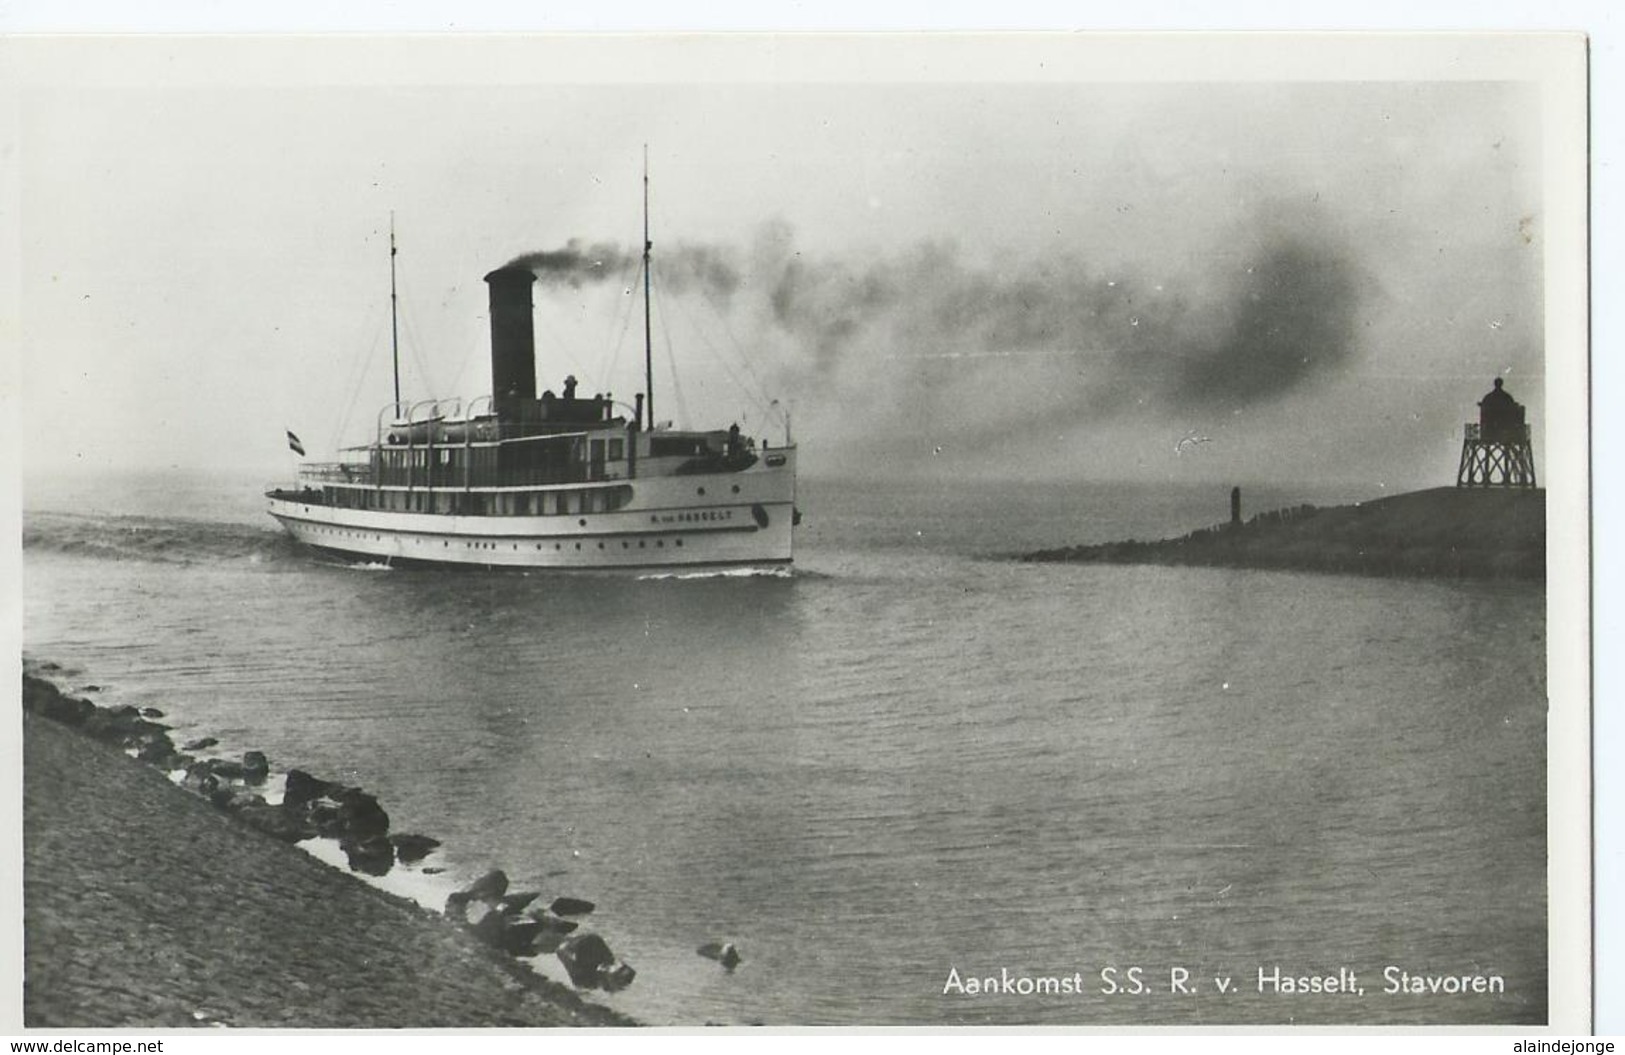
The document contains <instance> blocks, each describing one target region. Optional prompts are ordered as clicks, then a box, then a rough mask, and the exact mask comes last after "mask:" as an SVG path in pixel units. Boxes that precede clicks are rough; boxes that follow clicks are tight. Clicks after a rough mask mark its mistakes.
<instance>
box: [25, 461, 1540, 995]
mask: <svg viewBox="0 0 1625 1055" xmlns="http://www.w3.org/2000/svg"><path fill="white" fill-rule="evenodd" d="M92 494H95V495H97V497H95V498H92V497H91V495H92ZM255 497H256V492H255V488H254V482H253V481H220V480H201V481H200V480H195V479H193V480H182V479H175V478H167V479H165V478H154V479H148V480H137V481H128V480H126V481H122V482H121V484H120V486H119V487H118V488H114V489H109V488H107V487H105V486H103V487H100V488H98V489H97V490H95V491H92V490H89V489H86V488H84V487H76V485H72V484H59V485H55V486H52V487H36V488H34V489H32V490H31V491H30V493H29V494H28V497H27V504H28V508H29V512H28V515H27V520H26V524H25V556H24V571H25V584H24V591H25V645H26V649H27V651H28V653H29V654H30V655H31V656H33V657H35V658H38V659H41V660H46V659H48V660H52V661H55V662H57V663H59V664H62V665H63V666H64V667H65V668H67V670H68V671H69V672H70V673H69V676H70V678H71V679H72V680H73V681H74V683H75V684H83V683H85V682H91V681H93V682H95V683H97V684H99V685H101V686H103V690H102V693H101V696H102V698H103V700H104V702H113V701H117V702H130V703H135V704H137V705H142V706H145V705H153V706H158V707H161V708H163V709H164V710H165V711H166V712H167V713H168V715H169V720H170V721H171V722H173V723H174V724H175V725H176V726H177V728H178V729H179V730H180V734H179V735H181V736H186V735H203V734H205V733H207V734H208V735H212V736H217V737H219V738H220V739H221V740H222V741H223V743H222V750H230V751H233V752H240V751H242V750H245V749H249V748H258V749H261V750H264V751H266V752H267V753H268V754H269V755H270V756H271V758H272V760H273V764H274V765H279V766H282V767H291V766H298V767H301V768H305V769H309V770H311V771H313V772H315V773H317V774H319V775H322V776H327V777H330V778H335V779H342V780H344V781H347V782H351V783H356V784H360V785H362V786H364V787H366V788H367V789H368V790H371V791H373V792H374V793H376V794H377V795H378V796H379V798H380V800H381V801H382V802H383V803H384V805H385V807H386V808H387V809H388V810H389V813H390V815H391V818H392V819H393V826H394V828H395V829H396V830H398V831H420V832H424V833H427V834H431V835H434V836H436V837H438V838H440V839H441V840H442V841H443V842H444V843H445V846H444V848H443V849H442V850H441V851H440V852H439V853H438V854H437V855H436V856H435V857H434V858H431V859H430V861H429V862H428V863H429V864H431V865H433V864H439V865H442V866H444V867H446V868H447V869H448V872H447V873H446V875H444V876H442V877H439V878H438V879H437V880H435V882H440V883H443V884H451V883H460V882H464V881H466V880H467V879H468V878H469V877H472V876H473V875H475V874H478V873H479V872H481V871H483V870H485V869H487V868H490V867H501V868H503V869H505V870H506V871H507V872H508V873H509V875H510V876H511V877H512V878H513V881H514V884H515V886H516V887H519V888H526V889H541V890H543V891H544V892H546V893H548V894H549V895H551V894H561V893H567V894H573V895H577V896H581V897H587V898H590V899H592V900H594V901H596V902H598V904H599V910H598V912H597V914H596V916H595V920H594V926H596V928H597V929H598V930H599V931H600V932H601V933H603V934H604V935H605V937H606V938H607V939H608V940H609V942H610V944H611V945H612V946H613V947H614V948H615V949H616V950H617V951H619V952H620V953H621V954H622V955H623V956H624V957H625V958H626V959H627V960H629V961H630V962H631V963H632V964H633V965H634V966H636V967H637V968H638V971H639V976H638V979H637V981H636V983H635V984H634V985H633V987H632V988H631V989H629V990H628V991H626V992H624V993H620V994H616V995H614V996H612V997H606V998H604V999H605V1000H606V1001H607V1002H609V1003H611V1004H613V1005H614V1006H616V1007H619V1008H622V1009H623V1010H626V1011H628V1012H629V1013H631V1014H633V1015H635V1016H638V1017H640V1018H642V1019H643V1020H645V1021H648V1022H651V1023H673V1024H694V1023H700V1022H705V1021H717V1022H726V1023H739V1022H748V1021H765V1022H767V1023H770V1024H807V1025H812V1024H841V1023H855V1024H880V1023H943V1024H956V1023H1039V1024H1065V1023H1095V1024H1099V1023H1117V1024H1175V1023H1222V1022H1261V1023H1274V1022H1289V1021H1295V1022H1362V1023H1421V1022H1535V1021H1543V1020H1544V1019H1545V1015H1546V892H1545V878H1544V875H1545V838H1546V836H1545V801H1546V799H1545V721H1546V703H1545V684H1544V670H1545V623H1544V596H1543V594H1542V592H1541V591H1540V590H1539V589H1538V588H1530V587H1528V586H1523V585H1514V586H1506V585H1494V584H1445V583H1427V582H1409V581H1397V580H1395V581H1391V580H1382V579H1365V578H1353V577H1342V576H1324V575H1315V576H1310V575H1300V574H1294V573H1280V572H1268V573H1264V572H1249V571H1236V570H1207V569H1188V568H1151V567H1145V568H1140V567H1086V566H1076V567H1068V566H1035V565H1024V564H1019V563H1014V562H1011V561H1008V560H1004V559H1000V558H1001V555H1003V554H1007V553H1010V552H1014V551H1020V550H1023V549H1029V548H1035V547H1038V546H1046V545H1057V544H1063V543H1072V542H1081V541H1104V540H1109V539H1114V538H1121V537H1128V536H1140V537H1146V536H1152V537H1155V536H1162V535H1169V534H1178V533H1183V532H1185V531H1189V530H1191V529H1193V528H1196V527H1202V526H1205V525H1207V524H1209V523H1211V522H1213V521H1215V520H1218V519H1222V517H1223V516H1224V515H1225V513H1226V512H1227V503H1228V494H1227V493H1226V492H1221V493H1219V494H1218V495H1216V496H1215V495H1212V494H1205V493H1204V494H1197V493H1193V492H1181V491H1169V490H1162V491H1159V490H1157V489H1154V488H1133V487H1106V486H1101V485H1092V486H1080V487H1077V488H1074V489H1070V490H1068V491H1066V492H1065V493H1060V494H1056V493H1049V494H1044V495H1036V494H1033V493H1031V492H1030V491H1027V490H1023V489H1019V488H1011V487H1004V488H994V487H980V488H978V487H967V486H964V485H955V486H954V487H953V488H951V489H950V488H947V487H925V486H918V485H916V486H913V487H908V488H894V487H883V486H880V485H863V486H852V485H844V486H842V485H835V484H829V483H819V482H817V481H813V482H809V483H807V484H806V485H805V486H804V488H803V495H802V499H801V503H800V504H801V506H802V508H803V509H804V510H805V511H806V513H807V521H806V523H805V524H804V527H803V530H802V533H801V535H800V537H799V538H798V554H797V564H796V570H795V573H794V574H793V575H790V576H788V577H776V576H769V577H763V576H757V577H744V576H710V577H695V578H679V577H653V578H637V577H633V576H629V575H626V574H617V575H594V574H579V573H578V574H575V575H556V574H555V575H547V574H532V575H523V574H516V573H467V572H464V573H447V572H434V571H399V570H397V571H377V570H360V569H355V568H349V567H341V566H335V565H331V564H328V563H324V562H322V561H320V560H318V559H314V558H312V557H311V556H309V555H308V554H306V553H304V552H302V551H299V550H297V549H296V548H294V547H293V546H291V544H289V543H287V542H286V541H284V540H283V539H282V538H281V536H279V535H278V534H277V533H276V532H275V530H274V525H273V524H272V522H271V521H270V520H269V518H268V517H265V516H264V515H263V514H262V513H260V512H259V510H258V505H257V502H256V501H255ZM1248 497H1249V503H1250V508H1254V509H1256V508H1269V507H1271V506H1273V505H1285V504H1296V503H1297V502H1300V501H1304V500H1306V499H1307V500H1310V501H1332V500H1336V499H1337V498H1341V497H1362V496H1338V495H1332V494H1327V495H1315V494H1306V493H1304V492H1303V491H1295V492H1291V493H1288V492H1285V491H1283V492H1280V493H1279V494H1268V493H1262V492H1261V493H1259V494H1256V495H1249V496H1248ZM177 510H184V511H185V515H178V514H177V512H176V511H177ZM194 731H195V732H194ZM420 878H421V877H420ZM713 940H731V941H734V942H736V943H737V944H738V945H739V947H740V949H741V950H742V952H743V954H744V956H745V963H744V964H743V965H742V966H741V967H740V968H739V969H738V970H737V971H736V972H734V973H733V974H731V975H730V974H726V973H724V972H723V971H722V970H721V969H720V968H718V966H717V965H716V964H714V963H711V962H709V961H707V960H704V959H701V958H700V957H698V956H696V955H695V951H694V950H695V948H696V947H697V946H699V945H701V944H702V943H705V942H708V941H713ZM1388 964H1393V965H1398V966H1400V967H1403V968H1405V969H1408V970H1410V971H1412V972H1413V973H1440V974H1453V975H1456V974H1474V973H1484V974H1498V975H1501V976H1503V977H1504V979H1505V986H1506V991H1505V993H1503V994H1500V995H1494V996H1489V995H1455V996H1445V995H1436V996H1399V995H1392V996H1390V995H1384V994H1383V993H1382V992H1381V990H1382V988H1383V979H1382V977H1381V972H1382V968H1383V967H1384V965H1388ZM1276 965H1279V966H1280V967H1281V968H1282V974H1284V975H1300V974H1310V973H1316V974H1318V973H1323V972H1327V973H1332V972H1336V971H1337V969H1338V968H1339V967H1348V968H1350V969H1352V970H1353V971H1355V972H1356V974H1357V977H1358V979H1359V984H1360V985H1362V986H1364V988H1365V993H1364V995H1363V996H1361V995H1323V994H1322V995H1306V996H1284V995H1276V994H1271V993H1265V994H1260V993H1259V992H1258V991H1257V984H1256V982H1257V978H1256V975H1257V971H1258V969H1259V967H1261V966H1262V967H1264V968H1265V969H1266V970H1269V969H1271V968H1273V967H1274V966H1276ZM1134 966H1138V967H1140V968H1142V969H1143V970H1142V975H1141V977H1142V978H1143V979H1144V983H1145V985H1146V987H1147V989H1148V991H1147V992H1144V993H1138V994H1136V993H1131V992H1127V991H1123V992H1119V993H1116V994H1107V993H1104V992H1102V990H1103V989H1104V988H1106V986H1105V985H1104V984H1103V982H1102V977H1101V971H1102V969H1103V968H1106V967H1113V968H1115V969H1116V972H1117V973H1116V981H1117V983H1118V985H1119V986H1121V987H1123V988H1124V989H1125V990H1126V989H1127V988H1128V973H1127V972H1128V969H1129V968H1130V967H1134ZM1174 967H1182V968H1185V969H1187V970H1188V971H1189V972H1190V977H1191V981H1190V983H1189V984H1190V985H1191V987H1192V988H1193V989H1194V990H1195V991H1194V992H1192V993H1188V994H1180V993H1170V992H1169V991H1168V980H1169V975H1168V972H1169V970H1170V969H1171V968H1174ZM1001 969H1002V970H1008V971H1009V972H1010V974H1011V975H1012V976H1029V977H1036V976H1057V977H1060V976H1066V977H1070V976H1072V975H1074V974H1075V973H1076V974H1078V975H1081V978H1082V981H1083V983H1084V985H1083V990H1082V992H1081V993H1078V994H1070V993H1067V994H1043V995H1040V994H1034V995H1019V994H1011V995H1003V994H993V995H977V996H971V995H965V994H960V993H956V992H947V993H945V992H944V988H945V983H946V982H947V980H948V978H949V976H950V971H957V972H958V974H959V976H960V977H961V978H971V977H977V978H981V977H986V976H989V975H999V973H1000V971H1001ZM1215 976H1230V977H1231V978H1232V979H1233V982H1232V985H1233V987H1234V989H1235V990H1236V991H1235V992H1232V993H1230V994H1228V995H1221V994H1219V993H1218V992H1217V991H1216V987H1215V985H1214V982H1213V979H1214V978H1215Z"/></svg>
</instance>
